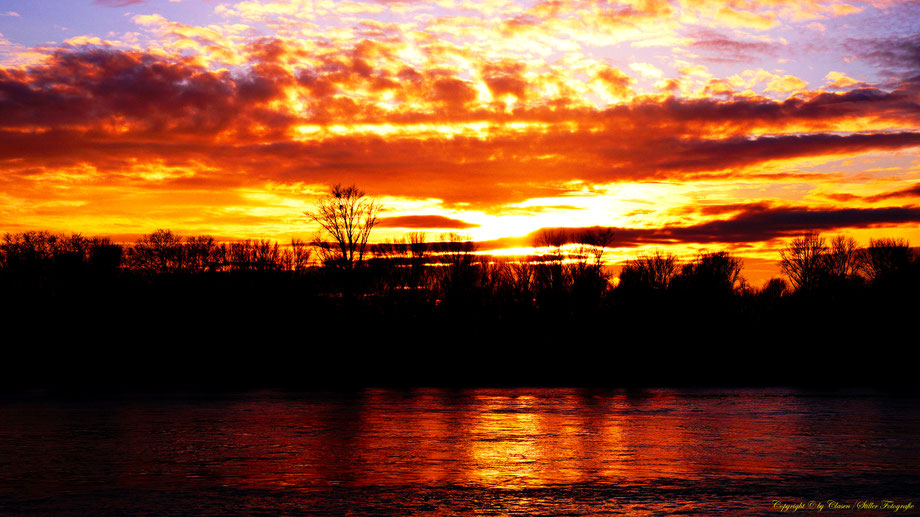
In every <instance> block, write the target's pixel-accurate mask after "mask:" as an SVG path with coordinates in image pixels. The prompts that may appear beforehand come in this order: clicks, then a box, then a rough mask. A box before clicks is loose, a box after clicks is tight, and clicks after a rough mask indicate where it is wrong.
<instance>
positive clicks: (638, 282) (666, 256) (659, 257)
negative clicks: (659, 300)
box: [619, 251, 679, 291]
mask: <svg viewBox="0 0 920 517" xmlns="http://www.w3.org/2000/svg"><path fill="white" fill-rule="evenodd" d="M678 266H679V264H678V261H677V256H675V255H674V254H672V253H665V252H661V251H655V252H654V253H652V254H642V255H640V256H639V257H637V258H636V259H633V260H628V261H627V262H626V264H624V265H623V268H622V269H621V270H620V284H619V287H620V288H622V289H636V288H639V289H652V290H655V291H666V290H667V289H668V287H670V285H671V281H672V280H674V277H675V276H676V275H677V271H678V269H679V267H678Z"/></svg>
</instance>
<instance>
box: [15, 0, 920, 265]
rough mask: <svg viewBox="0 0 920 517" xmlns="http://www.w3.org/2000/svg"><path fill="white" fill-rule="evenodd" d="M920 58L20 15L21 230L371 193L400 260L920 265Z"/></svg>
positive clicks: (874, 48)
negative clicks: (453, 246)
mask: <svg viewBox="0 0 920 517" xmlns="http://www.w3.org/2000/svg"><path fill="white" fill-rule="evenodd" d="M918 34H920V4H917V3H916V2H911V1H900V0H852V1H844V0H806V1H804V2H796V3H789V2H779V1H775V0H761V1H747V0H738V1H732V2H715V1H709V0H670V1H668V0H623V1H606V0H547V1H539V0H538V1H532V0H526V1H515V0H483V1H475V2H473V1H461V0H435V1H431V2H429V1H415V0H342V1H331V0H284V1H281V0H279V1H240V2H234V1H230V2H214V1H203V0H169V1H166V0H148V1H144V0H95V1H91V0H80V1H71V0H66V1H65V0H49V1H43V2H28V1H18V0H12V1H9V2H5V3H4V7H3V8H2V9H0V170H2V175H0V232H21V231H26V230H34V229H46V230H51V231H56V232H81V233H84V234H91V235H106V236H111V237H113V238H114V239H116V240H119V241H131V240H133V239H134V238H136V237H137V236H138V235H141V234H144V233H149V232H151V231H153V230H155V229H157V228H170V229H172V230H174V231H176V232H179V233H181V234H184V235H190V234H210V235H214V236H215V237H217V238H220V239H234V238H270V239H279V240H283V241H286V240H289V239H291V238H292V237H300V238H305V237H307V238H308V237H309V236H310V235H311V234H313V233H314V232H315V231H316V230H317V229H318V227H316V226H315V225H313V224H312V223H311V222H310V221H309V220H308V219H307V218H306V217H305V216H304V214H303V212H304V211H305V210H307V209H309V208H310V207H311V206H313V204H314V202H315V200H316V199H317V197H318V196H319V195H321V194H322V193H324V192H325V191H326V190H327V188H328V186H329V185H330V184H334V183H345V184H351V183H355V184H357V185H358V186H359V187H360V188H362V189H364V190H366V191H367V192H368V193H369V194H372V195H374V196H377V197H378V198H379V199H380V201H381V202H382V203H383V204H384V207H385V209H384V211H383V212H381V224H380V225H379V227H378V229H376V230H375V232H374V234H373V235H372V240H375V241H382V240H386V239H390V238H392V237H395V236H399V235H401V234H403V233H404V232H408V231H425V232H429V233H430V234H431V235H438V234H440V233H444V232H459V233H462V234H464V235H468V236H469V237H470V238H471V239H473V240H476V241H479V242H480V249H481V250H484V251H490V250H493V251H495V252H497V253H500V254H509V253H514V252H530V251H531V249H530V246H532V245H533V236H534V235H536V234H537V232H539V231H540V230H541V229H543V228H560V227H571V228H581V227H593V226H602V227H613V228H614V231H615V242H614V246H615V247H616V248H617V249H615V250H611V251H610V253H609V254H608V255H607V257H608V260H620V259H622V258H626V257H627V256H629V255H631V254H634V253H635V252H636V251H637V250H644V249H652V248H658V249H668V250H671V251H674V252H676V253H678V254H682V255H692V254H694V253H696V252H697V251H699V250H705V249H716V248H718V249H727V250H730V251H732V252H733V253H736V254H738V255H739V256H741V257H742V258H744V259H745V260H746V261H747V262H746V263H747V265H748V267H747V268H746V271H747V270H748V269H750V270H752V271H755V273H754V274H753V275H752V276H754V277H755V278H761V277H766V276H768V273H769V270H770V267H769V266H767V265H764V264H766V263H767V261H772V260H776V258H777V257H776V251H777V250H778V249H779V248H780V247H782V245H783V244H784V243H785V242H786V241H787V240H788V239H789V238H790V237H792V236H795V235H797V234H800V233H801V232H803V231H805V230H810V229H815V230H819V231H822V232H826V233H847V234H850V235H852V236H853V237H855V238H856V239H857V240H858V241H859V242H860V243H862V244H866V243H867V242H868V240H869V237H870V236H872V237H881V236H894V237H904V238H907V239H910V240H911V242H912V243H914V244H915V245H916V243H918V242H920V229H918V221H920V204H918V200H920V152H918V148H920V36H918ZM503 250H504V251H503ZM512 250H513V251H512ZM758 268H761V269H762V270H763V274H760V273H756V271H757V270H758Z"/></svg>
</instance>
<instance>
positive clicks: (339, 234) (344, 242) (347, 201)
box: [305, 184, 381, 270]
mask: <svg viewBox="0 0 920 517" xmlns="http://www.w3.org/2000/svg"><path fill="white" fill-rule="evenodd" d="M380 209H381V205H380V203H379V202H378V201H377V200H376V199H375V198H369V197H367V194H366V193H365V192H364V191H363V190H360V189H358V187H356V186H355V185H350V186H347V187H344V186H342V185H341V184H336V185H334V186H333V187H332V188H331V189H330V191H329V193H328V194H326V196H324V197H323V198H322V199H320V200H319V202H318V203H317V206H316V209H314V210H310V211H307V212H305V214H306V215H307V217H309V218H310V219H311V220H312V221H313V222H315V223H317V224H318V225H320V227H321V228H322V232H321V235H320V236H318V238H317V239H315V242H314V245H315V246H316V247H317V248H318V250H319V252H320V255H321V257H322V258H323V259H324V260H325V261H326V262H327V263H329V262H332V263H334V264H336V265H339V266H342V267H343V268H345V269H347V270H351V269H353V268H354V267H355V265H357V264H359V263H360V262H361V261H363V260H364V254H365V252H366V251H367V240H368V238H369V237H370V234H371V230H373V229H374V226H376V224H377V214H379V213H380ZM323 234H325V235H323ZM323 237H327V238H331V242H330V241H327V240H326V239H324V238H323Z"/></svg>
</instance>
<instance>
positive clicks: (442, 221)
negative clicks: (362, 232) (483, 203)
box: [377, 215, 479, 230]
mask: <svg viewBox="0 0 920 517" xmlns="http://www.w3.org/2000/svg"><path fill="white" fill-rule="evenodd" d="M377 226H378V227H380V228H418V229H427V228H433V229H441V228H443V229H449V230H467V229H470V228H478V227H479V225H478V224H473V223H468V222H466V221H461V220H459V219H451V218H450V217H444V216H443V215H403V216H398V217H385V218H383V219H381V220H380V222H379V223H377Z"/></svg>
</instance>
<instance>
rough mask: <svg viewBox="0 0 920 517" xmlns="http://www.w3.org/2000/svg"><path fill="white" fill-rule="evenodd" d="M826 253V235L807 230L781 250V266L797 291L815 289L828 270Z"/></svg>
mask: <svg viewBox="0 0 920 517" xmlns="http://www.w3.org/2000/svg"><path fill="white" fill-rule="evenodd" d="M826 253H827V246H826V245H825V243H824V237H821V236H820V235H819V234H818V232H806V233H805V234H804V235H802V236H800V237H796V238H794V239H792V241H791V242H790V243H789V245H788V246H786V247H785V248H783V249H782V250H781V251H780V258H781V260H780V263H779V267H780V269H781V270H782V272H783V273H785V274H786V276H788V277H789V281H790V282H792V285H793V286H794V287H795V289H796V290H797V291H798V290H810V289H814V288H815V287H817V285H818V283H819V282H820V281H821V280H822V278H821V277H822V275H823V274H824V273H825V272H826V265H827V259H826V256H825V255H826Z"/></svg>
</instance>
